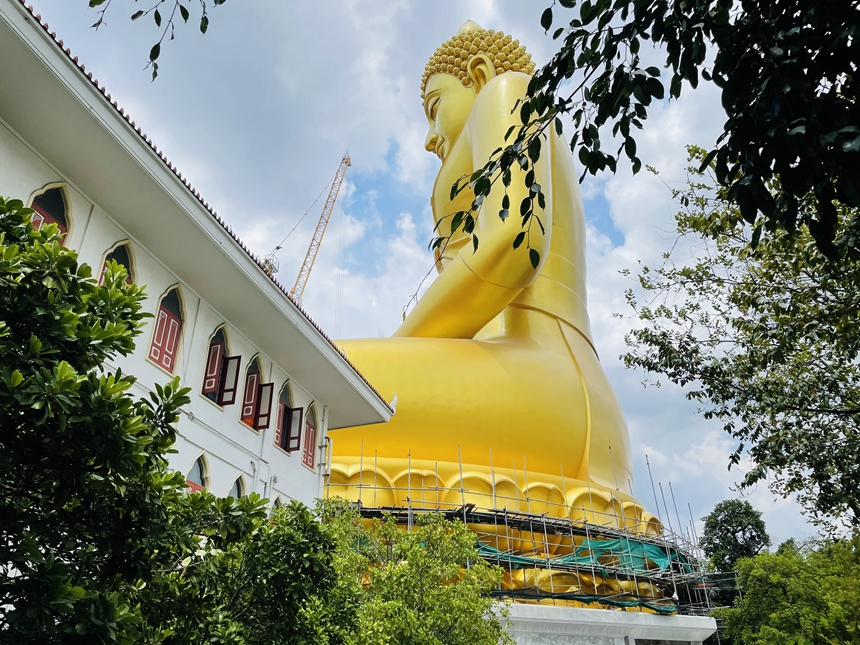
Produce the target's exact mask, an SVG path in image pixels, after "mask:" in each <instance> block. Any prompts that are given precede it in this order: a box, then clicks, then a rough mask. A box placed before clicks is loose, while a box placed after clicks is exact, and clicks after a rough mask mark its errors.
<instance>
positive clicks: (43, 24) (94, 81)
mask: <svg viewBox="0 0 860 645" xmlns="http://www.w3.org/2000/svg"><path fill="white" fill-rule="evenodd" d="M18 1H19V2H20V3H21V5H22V6H23V7H25V8H26V9H27V11H28V12H29V13H30V15H31V16H33V18H35V20H36V22H37V23H38V24H39V25H40V26H41V27H42V29H44V30H45V33H46V34H48V35H49V36H50V37H51V40H53V41H54V44H56V45H57V46H58V47H59V48H60V50H61V51H62V52H63V53H65V54H66V56H67V57H68V59H69V60H70V61H72V62H73V63H74V64H75V67H77V68H78V70H79V71H80V73H81V74H83V75H84V76H85V77H86V78H87V79H88V80H89V81H90V83H91V84H92V85H93V87H95V88H96V89H97V90H98V91H99V93H100V94H101V95H102V96H103V97H104V98H105V99H106V100H107V102H108V103H109V104H110V105H112V106H113V108H114V110H116V112H117V113H118V114H119V115H120V116H122V118H123V119H125V121H126V122H127V123H128V124H129V125H130V126H131V127H132V129H133V130H134V131H135V132H137V134H138V136H139V137H140V138H141V139H142V140H143V141H144V142H145V143H146V144H147V145H148V146H149V147H150V148H151V149H152V151H153V152H155V154H156V155H157V156H158V158H159V159H161V161H162V162H163V163H164V165H165V166H167V168H168V169H170V171H171V172H172V173H173V174H174V175H175V176H176V177H177V178H178V179H179V181H180V182H182V184H183V185H184V186H185V187H186V188H187V189H188V191H189V192H190V193H191V194H192V195H193V196H194V197H195V198H196V199H197V201H198V202H200V204H201V205H202V206H203V208H204V209H206V211H207V212H208V213H209V214H210V215H211V216H212V218H213V219H214V220H215V221H216V222H217V223H218V224H219V225H220V226H221V228H223V229H224V230H225V231H226V232H227V233H228V234H229V235H230V237H232V238H233V240H234V241H235V242H236V244H238V245H239V247H240V248H241V249H242V250H243V251H244V252H245V253H246V254H247V256H248V257H249V258H251V260H252V261H253V262H254V264H256V265H257V267H258V268H259V269H260V272H261V273H262V274H263V275H264V276H266V277H267V278H268V279H269V280H271V282H272V283H273V284H274V285H275V286H276V287H277V288H278V289H279V290H280V291H281V293H282V294H283V295H284V296H285V297H286V299H287V300H288V301H289V302H290V304H292V305H293V306H294V307H295V308H296V309H297V310H298V311H299V313H301V314H302V316H304V317H305V319H306V320H307V321H308V322H309V323H310V324H311V325H312V326H313V328H314V329H316V330H317V332H318V333H319V334H320V335H321V336H322V337H323V338H324V339H325V340H326V341H327V342H328V344H329V345H331V347H332V348H333V349H334V350H335V351H336V352H337V353H338V355H339V356H340V357H341V358H342V359H343V360H344V361H345V362H346V364H347V365H349V367H350V368H351V369H352V370H353V371H354V372H355V373H356V374H357V375H358V377H359V378H360V379H361V380H362V381H363V382H364V384H365V385H367V387H369V388H370V389H371V391H372V392H373V393H374V394H375V395H376V396H377V397H378V398H379V400H380V401H382V403H384V404H385V407H386V408H388V409H389V410H390V411H391V412H392V413H394V409H393V408H392V407H391V404H390V403H389V402H388V401H386V400H385V399H384V398H383V396H382V395H381V394H380V393H379V391H378V390H377V389H376V388H375V387H374V386H373V385H372V384H371V383H370V381H368V380H367V378H365V376H364V374H362V373H361V372H360V371H359V370H358V368H357V367H356V366H355V365H353V364H352V362H351V361H350V360H349V359H348V358H347V357H346V354H344V352H343V351H342V350H341V349H340V347H338V346H337V345H335V344H334V341H332V339H331V338H329V336H328V335H327V334H326V333H325V332H324V331H323V330H322V328H321V327H320V326H319V325H318V324H317V323H316V322H315V321H314V319H313V318H311V317H310V316H309V315H308V313H307V312H306V311H305V310H304V309H302V307H301V306H300V305H299V303H298V302H296V301H295V300H294V299H293V297H292V296H291V295H290V292H289V291H287V289H286V287H284V285H282V284H281V283H280V282H279V281H278V280H277V279H276V278H275V277H274V276H271V275H269V274H268V273H266V271H265V269H264V268H263V262H262V260H260V258H258V257H257V256H256V255H254V253H253V252H252V251H251V249H249V248H248V247H247V246H246V245H245V243H244V242H243V241H242V240H241V239H239V236H238V235H236V234H235V233H234V232H233V229H232V228H230V226H228V225H227V223H226V222H225V221H224V220H223V219H221V217H220V216H219V215H218V213H217V212H215V210H214V209H213V208H212V207H211V206H210V205H209V202H207V201H206V200H205V199H203V196H202V195H201V194H200V192H199V191H198V190H197V189H195V188H194V186H192V185H191V182H190V181H188V180H187V179H186V178H185V177H183V176H182V173H181V172H179V169H178V168H177V167H176V166H174V165H173V162H171V161H170V160H169V159H168V158H167V157H166V156H165V154H164V153H163V152H162V151H161V150H159V149H158V147H157V146H156V145H155V143H154V142H153V141H152V139H150V138H149V137H148V136H147V135H146V134H144V132H143V131H142V130H141V129H140V127H139V126H138V125H137V124H136V123H135V122H134V121H132V119H131V115H130V114H129V113H128V112H126V111H125V110H124V109H123V108H122V107H120V106H119V105H118V104H117V102H116V101H115V100H114V99H113V98H112V97H111V95H110V94H108V92H107V89H106V88H105V86H103V85H100V84H99V82H98V79H96V78H93V73H92V72H87V69H86V66H85V65H84V64H83V63H81V62H79V61H78V57H77V56H73V55H72V52H71V50H70V49H69V48H68V47H66V46H65V45H64V44H63V41H62V40H60V39H58V38H57V32H55V31H51V29H50V27H49V26H48V23H46V22H42V16H41V14H37V13H36V11H35V9H34V8H33V6H32V5H28V4H27V2H26V0H18Z"/></svg>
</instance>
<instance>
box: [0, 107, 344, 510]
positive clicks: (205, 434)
mask: <svg viewBox="0 0 860 645" xmlns="http://www.w3.org/2000/svg"><path fill="white" fill-rule="evenodd" d="M105 181H108V182H109V181H110V177H106V178H105ZM58 182H62V183H63V184H64V188H65V191H66V194H67V197H68V200H69V202H70V203H69V204H68V206H69V210H68V212H67V217H68V219H69V233H68V236H67V238H66V242H65V245H66V246H67V247H69V248H73V249H77V250H78V252H79V255H80V261H81V262H82V263H86V264H89V265H90V266H91V267H92V268H93V273H94V274H96V273H97V272H98V271H99V270H100V268H101V266H102V262H103V258H104V256H105V254H106V253H107V251H108V250H109V249H111V248H112V247H114V246H116V244H117V243H118V242H122V241H125V240H128V241H129V246H130V248H131V256H132V264H133V266H132V270H133V272H134V278H135V281H136V282H137V283H138V284H140V285H145V286H146V291H147V294H148V295H149V299H148V300H147V301H146V302H145V303H144V309H145V310H146V311H149V312H150V313H155V311H156V310H157V308H158V302H159V299H160V298H161V296H162V295H163V294H164V293H166V292H167V291H168V290H169V289H170V288H172V287H173V286H176V285H179V286H180V293H181V295H182V298H181V299H182V306H183V331H182V339H181V341H180V347H179V351H178V354H177V357H176V365H175V370H174V374H175V375H178V376H179V377H180V378H181V380H182V383H183V385H185V386H187V387H190V388H191V389H192V392H191V403H190V404H189V405H188V406H186V407H185V408H184V409H183V412H184V414H183V415H182V417H181V419H180V421H179V424H178V431H179V436H178V439H177V443H176V446H175V448H176V450H177V451H178V453H177V454H174V455H170V462H171V464H172V465H173V466H174V467H175V468H176V469H177V470H179V471H181V472H183V473H187V472H188V471H189V470H190V468H191V466H192V464H193V463H194V461H195V460H196V459H197V458H198V457H199V456H200V455H201V454H205V461H206V464H207V467H208V468H207V469H208V475H209V479H208V482H207V483H208V485H209V489H210V490H211V491H212V492H213V493H215V494H216V495H222V496H223V495H226V494H227V492H228V491H229V490H230V488H231V487H232V486H233V482H234V481H235V480H236V478H237V477H240V476H241V477H242V478H243V482H244V486H245V491H246V492H257V493H259V494H261V495H264V496H266V497H268V498H269V499H270V500H272V501H274V500H275V499H276V498H279V499H280V501H281V502H282V503H285V502H287V501H288V500H290V499H298V500H300V501H302V502H305V503H308V504H309V503H311V502H312V501H313V499H314V498H315V497H318V496H320V494H321V481H322V478H321V475H320V470H321V467H322V464H321V463H320V462H322V461H324V459H325V454H324V452H325V451H324V450H321V449H320V448H319V447H318V448H317V454H316V458H317V463H318V467H317V468H316V470H311V469H309V468H307V467H305V466H303V465H302V463H301V452H300V451H299V452H296V453H291V454H290V453H287V452H285V451H283V450H281V449H280V448H279V447H277V446H275V445H274V441H273V437H274V425H275V423H276V421H277V398H278V394H279V393H280V391H281V388H282V386H283V385H284V383H285V382H286V381H287V380H289V381H290V389H291V393H292V396H293V405H294V406H297V407H302V408H304V409H305V414H307V410H308V408H309V406H310V405H311V404H312V403H314V407H315V410H316V416H317V426H318V427H317V435H318V437H317V444H318V445H319V444H322V443H324V442H325V437H326V428H327V422H328V418H327V416H328V415H327V411H326V408H325V404H324V402H319V401H317V402H313V401H312V399H311V396H310V395H309V394H308V393H307V392H306V391H305V390H304V389H303V388H302V387H301V384H300V383H297V382H296V381H295V380H293V379H290V377H289V372H288V370H289V366H282V365H275V364H274V363H273V362H272V360H271V359H269V358H268V357H267V356H265V355H260V361H261V364H262V369H263V381H262V382H264V383H270V382H273V383H274V384H275V393H274V401H273V403H272V416H271V423H270V427H269V429H268V430H262V431H260V432H256V431H254V430H252V429H250V428H248V427H247V426H246V425H244V424H242V423H241V422H240V421H239V413H240V410H241V398H242V394H243V393H244V379H245V368H246V367H247V366H248V364H249V361H250V360H251V359H252V358H253V357H254V356H255V355H257V354H259V352H258V350H257V349H256V348H255V347H254V344H253V342H252V341H251V340H250V339H248V338H246V337H245V336H244V335H243V334H242V330H240V329H237V328H235V327H234V326H232V325H231V324H230V321H229V320H225V319H224V318H223V316H221V315H220V314H219V313H218V312H217V311H215V310H214V309H212V307H210V306H209V305H208V304H207V303H206V302H205V301H203V300H202V299H200V298H199V297H198V296H197V294H195V293H194V292H193V291H191V289H189V288H188V286H187V285H184V284H182V283H181V281H180V280H178V278H177V277H176V276H175V275H174V273H173V272H172V271H171V270H170V258H166V257H158V254H157V250H150V249H146V248H144V247H142V246H141V245H140V244H138V243H137V242H136V240H134V239H133V238H131V237H130V236H129V235H128V233H126V232H125V231H124V230H123V229H122V228H120V227H119V226H118V225H117V224H116V222H115V221H114V220H113V219H112V218H111V217H110V215H109V214H108V213H105V212H104V211H103V210H102V209H101V208H99V206H98V205H97V204H93V202H92V201H91V200H89V199H88V198H87V197H86V196H85V195H83V194H81V192H79V191H78V190H77V189H76V188H75V187H74V186H73V185H71V184H69V183H68V182H67V180H66V179H65V178H64V177H62V176H61V175H60V174H59V173H58V172H57V171H56V170H54V169H53V168H52V166H51V165H50V159H45V158H43V157H42V156H41V155H40V154H39V153H38V151H35V150H33V149H31V148H30V147H29V146H28V145H27V144H26V143H25V142H24V141H22V140H21V138H20V137H18V135H17V134H16V133H15V132H13V131H12V130H11V129H10V128H9V127H8V126H7V125H6V124H5V123H4V122H3V121H2V120H0V195H3V196H4V197H7V198H17V199H21V200H23V201H25V202H26V203H29V201H28V200H29V199H30V198H31V196H32V195H33V194H34V193H35V192H37V191H39V190H41V189H42V188H44V187H45V186H46V185H48V184H55V183H58ZM202 234H203V233H202V232H201V235H202ZM212 279H213V280H217V279H218V277H217V276H212ZM235 297H236V298H242V294H239V293H237V294H236V295H235ZM222 324H226V334H227V339H228V346H229V354H230V355H232V356H236V355H241V356H242V367H241V376H240V380H239V393H238V396H237V399H238V400H237V403H236V404H235V405H232V406H226V407H224V408H221V407H219V406H217V405H215V404H214V403H212V401H210V400H209V399H208V398H206V397H204V396H203V395H202V394H200V390H201V387H202V382H203V372H204V369H205V362H206V358H207V355H208V347H209V339H210V337H211V336H212V334H213V333H214V332H215V330H216V328H217V327H218V326H219V325H222ZM272 324H273V325H279V324H282V325H283V324H290V323H289V322H288V321H286V320H273V321H272ZM151 335H152V325H151V324H150V325H147V326H146V327H145V328H144V330H143V333H142V334H141V335H140V336H139V337H138V338H137V348H136V350H135V352H134V353H133V354H132V355H131V356H128V357H119V358H118V360H117V361H116V364H115V366H117V367H121V368H122V370H123V371H124V372H126V373H129V374H132V375H134V376H136V377H137V379H138V383H137V385H136V386H135V388H134V392H133V393H134V395H136V396H142V395H144V394H145V393H146V392H147V391H148V390H150V389H152V387H153V385H154V384H155V383H164V382H166V381H167V380H169V378H170V376H171V375H170V374H168V373H167V372H166V371H165V370H163V369H162V368H161V367H159V366H157V365H156V364H154V363H153V362H151V361H150V360H148V359H147V353H148V349H149V344H150V340H151Z"/></svg>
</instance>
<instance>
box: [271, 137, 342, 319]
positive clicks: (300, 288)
mask: <svg viewBox="0 0 860 645" xmlns="http://www.w3.org/2000/svg"><path fill="white" fill-rule="evenodd" d="M351 165H352V162H351V161H350V159H349V152H348V151H347V152H345V153H344V155H343V159H341V160H340V166H338V169H337V172H336V173H335V174H334V179H332V182H331V188H330V189H329V191H328V197H327V198H326V200H325V205H324V206H323V209H322V213H321V214H320V219H319V221H318V222H317V227H316V229H315V230H314V234H313V237H312V238H311V243H310V246H308V252H307V253H306V254H305V261H304V262H303V263H302V268H301V270H300V271H299V277H297V278H296V284H295V285H293V288H292V289H290V295H291V296H292V297H293V299H294V300H296V301H298V302H301V301H302V294H303V293H304V292H305V287H306V286H307V284H308V279H309V278H310V277H311V269H313V268H314V262H315V261H316V259H317V253H318V252H319V250H320V244H321V243H322V239H323V236H324V235H325V231H326V228H327V227H328V222H329V219H330V218H331V213H332V211H333V210H334V203H335V202H336V201H337V194H338V192H340V186H341V184H342V183H343V178H344V175H346V169H347V168H349V167H350V166H351ZM282 244H283V242H282ZM280 248H281V245H278V246H277V247H275V250H274V251H272V252H271V253H269V254H268V255H267V256H266V257H265V259H264V260H263V267H264V269H265V271H266V273H268V274H269V275H273V274H274V273H276V272H277V271H278V259H277V258H276V257H275V254H276V253H277V252H278V251H279V250H280Z"/></svg>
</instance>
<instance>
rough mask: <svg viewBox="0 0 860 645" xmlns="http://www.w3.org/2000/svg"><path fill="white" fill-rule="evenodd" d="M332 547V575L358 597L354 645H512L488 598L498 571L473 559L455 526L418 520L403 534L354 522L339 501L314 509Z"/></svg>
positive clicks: (382, 524)
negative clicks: (335, 547)
mask: <svg viewBox="0 0 860 645" xmlns="http://www.w3.org/2000/svg"><path fill="white" fill-rule="evenodd" d="M321 511H322V517H323V522H324V523H325V524H327V525H328V526H331V527H333V528H334V530H335V533H336V535H337V539H338V543H339V554H340V555H339V561H338V564H337V566H338V569H339V571H340V574H341V576H342V577H343V580H344V584H345V585H346V586H347V587H349V586H351V588H352V589H353V590H357V591H358V596H359V598H360V602H359V607H358V621H359V622H358V624H359V629H358V632H357V634H356V640H355V644H356V645H394V644H396V643H415V644H416V645H442V644H443V643H444V645H497V644H498V643H512V642H513V641H512V640H510V638H509V637H508V636H507V635H506V634H505V630H504V628H503V626H502V624H501V622H500V619H504V617H505V612H504V608H503V607H500V606H498V605H497V604H496V603H495V602H494V601H493V599H492V597H491V595H490V594H491V592H492V591H493V590H494V589H495V588H496V586H497V585H498V583H499V581H500V580H501V575H502V571H501V569H500V568H498V567H496V566H493V565H490V564H488V563H487V562H486V561H484V560H482V559H481V558H480V557H479V556H478V551H477V546H476V538H475V534H474V533H472V532H471V531H470V530H469V529H468V528H467V527H466V525H465V524H463V523H462V522H460V521H456V520H455V521H447V520H445V519H444V517H443V516H442V515H439V514H421V515H418V516H417V517H416V523H415V526H414V527H413V528H412V529H411V530H404V529H403V527H398V526H397V524H396V523H395V521H394V519H393V518H392V517H386V518H385V519H383V520H374V521H372V522H364V523H363V522H362V521H361V520H360V519H359V518H358V516H357V514H356V513H355V511H354V510H352V509H351V508H350V507H349V505H348V503H347V502H345V501H344V500H328V501H326V502H325V503H324V504H323V506H322V509H321Z"/></svg>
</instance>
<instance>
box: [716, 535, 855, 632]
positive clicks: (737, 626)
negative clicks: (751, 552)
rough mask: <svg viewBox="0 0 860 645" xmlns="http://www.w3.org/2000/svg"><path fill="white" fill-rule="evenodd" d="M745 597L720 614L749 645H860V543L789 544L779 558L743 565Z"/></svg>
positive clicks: (758, 559) (764, 556)
mask: <svg viewBox="0 0 860 645" xmlns="http://www.w3.org/2000/svg"><path fill="white" fill-rule="evenodd" d="M738 567H739V570H740V578H739V584H740V587H741V590H742V594H741V597H740V598H739V600H738V601H737V602H736V605H735V607H734V608H732V609H719V610H717V612H716V613H717V617H718V618H722V619H724V620H725V632H726V634H727V635H728V636H729V637H730V638H731V639H732V642H734V643H741V644H743V645H786V644H789V645H836V644H837V643H838V644H840V645H842V644H848V643H860V538H858V537H857V536H855V537H854V538H853V539H852V540H838V541H832V542H825V543H824V544H822V545H820V546H819V547H818V548H815V549H812V550H804V549H800V548H798V546H797V545H796V544H795V543H794V542H793V541H789V542H787V543H785V544H783V545H781V546H780V548H779V549H778V550H777V552H776V553H766V554H761V555H757V556H755V557H754V558H750V559H742V560H740V561H739V563H738Z"/></svg>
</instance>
